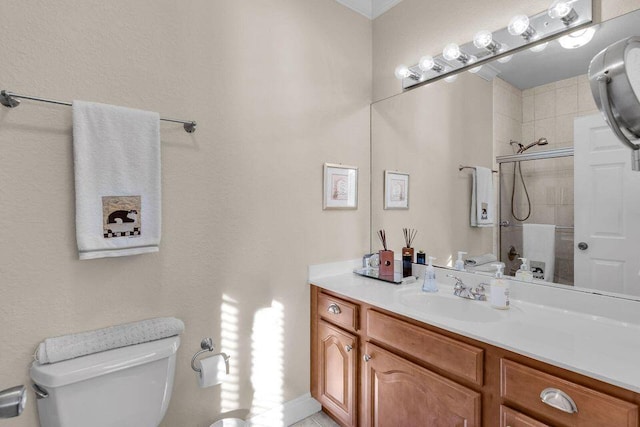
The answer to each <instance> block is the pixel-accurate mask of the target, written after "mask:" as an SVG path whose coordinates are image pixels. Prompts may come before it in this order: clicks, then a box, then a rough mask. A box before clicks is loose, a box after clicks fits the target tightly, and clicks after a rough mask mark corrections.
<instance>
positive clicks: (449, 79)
mask: <svg viewBox="0 0 640 427" xmlns="http://www.w3.org/2000/svg"><path fill="white" fill-rule="evenodd" d="M456 80H458V75H457V74H454V75H452V76H449V77H445V78H444V81H445V82H447V83H453V82H455V81H456Z"/></svg>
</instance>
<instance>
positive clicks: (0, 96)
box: [0, 90, 196, 133]
mask: <svg viewBox="0 0 640 427" xmlns="http://www.w3.org/2000/svg"><path fill="white" fill-rule="evenodd" d="M17 98H23V99H30V100H32V101H39V102H48V103H49V104H58V105H66V106H68V107H71V106H72V105H73V104H72V103H71V102H66V101H56V100H55V99H47V98H39V97H36V96H28V95H18V94H17V93H13V92H10V91H8V90H3V91H0V104H2V105H4V106H5V107H7V108H16V107H17V106H19V105H20V100H19V99H17ZM160 120H162V121H165V122H172V123H182V127H184V130H185V131H186V132H188V133H193V132H195V131H196V122H195V121H193V120H178V119H169V118H163V117H161V118H160Z"/></svg>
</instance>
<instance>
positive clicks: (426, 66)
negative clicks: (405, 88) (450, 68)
mask: <svg viewBox="0 0 640 427" xmlns="http://www.w3.org/2000/svg"><path fill="white" fill-rule="evenodd" d="M418 67H420V69H421V70H422V71H425V72H426V71H432V70H433V71H435V72H437V73H441V72H442V71H444V67H443V66H442V65H440V64H438V63H437V62H436V61H435V60H434V59H433V56H429V55H425V56H423V57H422V58H420V61H418Z"/></svg>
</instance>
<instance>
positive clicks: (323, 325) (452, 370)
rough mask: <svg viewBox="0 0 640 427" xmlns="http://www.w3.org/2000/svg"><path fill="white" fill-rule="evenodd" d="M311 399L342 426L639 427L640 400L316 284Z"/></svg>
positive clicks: (599, 383)
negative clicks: (558, 402)
mask: <svg viewBox="0 0 640 427" xmlns="http://www.w3.org/2000/svg"><path fill="white" fill-rule="evenodd" d="M347 348H350V349H349V350H348V351H347ZM546 388H553V389H558V390H561V391H562V392H564V393H566V394H567V395H568V396H570V397H571V398H572V399H573V401H574V402H575V404H576V406H577V409H578V411H577V412H576V413H573V414H569V413H566V412H563V411H561V410H559V409H556V408H554V407H552V406H550V405H548V404H545V403H543V402H542V401H541V399H540V394H541V392H542V391H543V390H545V389H546ZM311 394H312V395H313V397H315V398H316V399H317V400H318V401H319V402H320V403H321V404H322V407H323V410H324V411H325V412H327V413H328V414H329V415H330V416H331V417H332V418H334V419H335V420H336V422H338V423H339V424H340V425H342V426H345V427H356V426H359V427H374V426H375V427H413V426H416V427H430V426H434V427H440V426H446V427H449V426H467V427H472V426H484V427H494V426H500V427H546V426H548V427H551V426H553V427H573V426H579V427H640V425H639V421H638V418H639V416H638V407H639V406H640V394H638V393H634V392H632V391H629V390H625V389H621V388H619V387H615V386H613V385H611V384H607V383H603V382H601V381H598V380H595V379H593V378H589V377H585V376H583V375H580V374H577V373H575V372H571V371H567V370H565V369H562V368H558V367H555V366H552V365H548V364H546V363H543V362H540V361H537V360H534V359H531V358H528V357H525V356H522V355H519V354H516V353H513V352H510V351H507V350H504V349H501V348H499V347H494V346H491V345H489V344H486V343H483V342H480V341H476V340H473V339H470V338H467V337H464V336H460V335H457V334H454V333H451V332H449V331H446V330H443V329H439V328H436V327H433V326H431V325H427V324H424V323H421V322H419V321H416V320H413V319H410V318H406V317H404V316H401V315H398V314H396V313H391V312H388V311H385V310H382V309H380V308H378V307H374V306H371V305H369V304H366V303H363V302H359V301H353V300H350V299H349V298H346V297H344V296H341V295H337V294H334V293H332V292H329V291H325V290H323V289H320V288H318V287H316V286H311Z"/></svg>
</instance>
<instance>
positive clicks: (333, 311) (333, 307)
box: [327, 303, 342, 314]
mask: <svg viewBox="0 0 640 427" xmlns="http://www.w3.org/2000/svg"><path fill="white" fill-rule="evenodd" d="M327 311H328V312H329V313H331V314H340V313H342V310H340V307H339V306H338V304H336V303H333V304H331V305H330V306H329V307H328V308H327Z"/></svg>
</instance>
